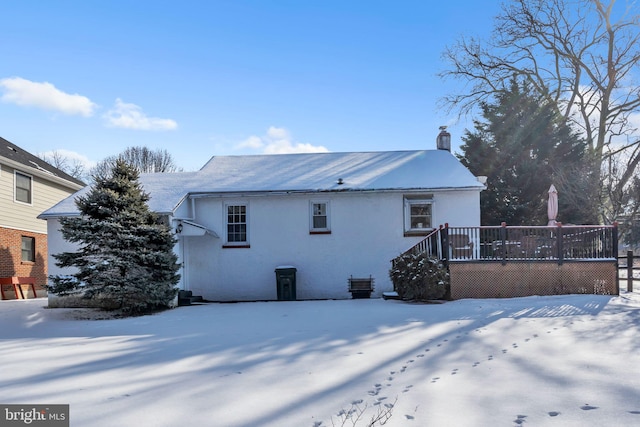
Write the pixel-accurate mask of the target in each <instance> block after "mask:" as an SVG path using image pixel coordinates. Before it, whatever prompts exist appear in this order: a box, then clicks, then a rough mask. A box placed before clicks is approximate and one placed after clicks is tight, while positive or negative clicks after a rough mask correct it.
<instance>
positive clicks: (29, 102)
mask: <svg viewBox="0 0 640 427" xmlns="http://www.w3.org/2000/svg"><path fill="white" fill-rule="evenodd" d="M0 88H1V89H3V90H4V94H3V95H2V97H0V100H2V101H3V102H8V103H12V104H16V105H20V106H23V107H36V108H42V109H44V110H52V111H57V112H60V113H63V114H68V115H81V116H84V117H90V116H92V115H93V112H94V110H95V108H96V107H97V105H96V104H94V103H93V102H91V100H90V99H89V98H87V97H86V96H82V95H78V94H74V95H71V94H68V93H65V92H62V91H61V90H59V89H58V88H56V87H55V86H54V85H52V84H51V83H48V82H43V83H39V82H32V81H30V80H26V79H23V78H21V77H11V78H4V79H0Z"/></svg>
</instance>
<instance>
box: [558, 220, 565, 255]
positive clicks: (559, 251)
mask: <svg viewBox="0 0 640 427" xmlns="http://www.w3.org/2000/svg"><path fill="white" fill-rule="evenodd" d="M557 246H558V254H557V255H558V265H562V263H563V262H564V248H563V245H562V223H560V222H559V223H558V245H557Z"/></svg>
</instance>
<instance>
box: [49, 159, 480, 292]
mask: <svg viewBox="0 0 640 427" xmlns="http://www.w3.org/2000/svg"><path fill="white" fill-rule="evenodd" d="M140 182H141V184H142V185H143V187H144V189H145V191H146V192H147V193H149V194H150V196H151V199H150V201H149V206H150V208H151V209H152V210H154V211H155V212H157V213H159V214H162V215H166V216H167V217H168V218H169V221H170V224H171V226H172V228H173V230H174V232H175V233H176V237H177V244H176V247H175V251H176V253H177V254H178V256H179V258H180V262H181V263H182V269H181V271H180V273H181V282H180V287H181V289H184V290H190V291H192V292H193V294H194V295H201V296H202V297H203V298H204V299H206V300H210V301H254V300H276V299H279V298H278V297H279V295H278V289H277V288H278V286H280V284H277V283H276V274H275V271H276V269H278V268H281V267H284V268H288V269H291V268H295V270H294V272H295V279H294V280H295V282H294V286H295V288H294V289H295V292H294V295H295V298H296V299H325V298H330V299H340V298H351V297H352V295H351V294H350V293H349V291H348V283H349V279H350V278H351V277H354V278H369V277H370V278H372V279H373V280H374V286H375V290H374V292H373V294H372V297H378V296H380V295H381V294H382V292H385V291H391V290H393V285H392V283H391V281H390V279H389V276H388V270H389V267H390V260H391V259H393V258H394V257H396V256H398V255H399V254H400V253H402V252H404V251H405V250H407V249H408V248H410V247H411V246H413V245H414V244H416V243H417V242H419V241H420V240H421V239H423V238H424V236H426V235H427V234H428V233H429V232H430V231H431V230H432V229H433V228H434V227H437V226H438V225H439V224H443V223H445V222H447V223H449V224H450V225H452V226H479V225H480V192H481V191H482V190H483V189H484V185H483V184H482V183H481V182H480V181H478V179H477V178H476V177H475V176H473V175H472V174H471V173H470V172H469V170H468V169H466V168H465V167H464V166H463V165H462V164H461V163H460V162H459V161H458V160H457V159H456V157H455V156H453V155H452V154H451V153H450V152H449V151H448V150H446V149H445V150H419V151H392V152H357V153H314V154H284V155H249V156H215V157H213V158H212V159H211V160H209V162H208V163H207V164H206V165H204V167H203V168H202V169H201V170H199V171H197V172H184V173H171V174H143V175H142V176H141V177H140ZM84 191H87V189H84V190H81V192H79V193H76V195H74V196H71V197H69V198H68V199H66V200H64V201H62V202H60V203H59V204H57V205H55V206H54V207H52V208H51V209H49V210H47V211H45V212H44V213H43V214H42V215H41V216H40V218H43V219H46V220H47V223H48V239H49V253H50V254H55V253H59V252H62V251H65V250H70V249H72V248H71V247H70V244H69V243H68V242H66V241H64V240H63V239H62V237H61V234H60V232H59V222H58V219H59V218H60V217H63V216H69V215H77V214H78V212H77V209H76V207H75V203H74V199H75V197H76V196H77V195H78V194H81V193H82V192H84ZM50 256H51V255H50ZM49 266H50V267H49V272H50V274H63V273H65V272H64V271H61V270H60V269H59V268H58V267H57V266H56V265H55V260H53V259H50V260H49ZM280 271H282V270H280ZM288 271H292V270H288ZM280 299H282V298H280Z"/></svg>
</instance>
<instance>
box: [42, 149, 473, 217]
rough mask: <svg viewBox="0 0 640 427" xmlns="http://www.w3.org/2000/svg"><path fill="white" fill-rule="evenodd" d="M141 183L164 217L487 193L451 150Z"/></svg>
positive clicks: (329, 156)
mask: <svg viewBox="0 0 640 427" xmlns="http://www.w3.org/2000/svg"><path fill="white" fill-rule="evenodd" d="M340 182H341V183H340ZM140 183H141V184H142V186H143V188H144V190H145V191H146V192H147V193H149V195H150V196H151V199H150V200H149V207H150V209H151V210H153V211H155V212H159V213H171V212H172V211H173V210H174V209H175V208H176V207H177V206H178V205H179V204H180V202H181V201H182V200H183V199H184V198H185V197H186V196H187V195H189V194H225V193H231V194H239V193H269V192H277V193H282V192H328V191H383V190H425V191H437V190H448V189H471V190H477V191H480V190H482V189H483V188H484V185H483V184H481V183H480V182H479V181H478V180H477V179H476V177H475V176H473V174H471V172H469V170H468V169H467V168H465V167H464V166H463V165H462V164H461V163H460V162H459V161H458V159H456V158H455V156H453V155H452V154H451V153H450V152H448V151H446V150H418V151H382V152H357V153H304V154H270V155H250V156H214V157H212V158H211V160H209V161H208V162H207V164H205V165H204V166H203V167H202V169H200V170H199V171H197V172H178V173H155V174H142V175H140ZM86 191H88V189H84V190H81V192H79V193H76V194H75V195H74V196H71V197H70V198H68V199H66V200H63V201H62V202H60V203H59V204H58V205H56V206H54V207H53V208H51V209H49V210H47V211H46V212H44V213H43V214H42V215H41V216H40V217H41V218H47V217H57V216H65V215H70V214H73V213H74V212H77V210H76V208H75V204H74V202H73V200H74V198H75V197H76V196H77V195H79V194H83V193H84V192H86Z"/></svg>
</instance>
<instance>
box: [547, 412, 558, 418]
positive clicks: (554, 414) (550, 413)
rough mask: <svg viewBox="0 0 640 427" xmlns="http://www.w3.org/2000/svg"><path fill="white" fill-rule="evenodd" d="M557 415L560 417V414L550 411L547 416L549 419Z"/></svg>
mask: <svg viewBox="0 0 640 427" xmlns="http://www.w3.org/2000/svg"><path fill="white" fill-rule="evenodd" d="M558 415H560V412H557V411H551V412H549V416H550V417H557V416H558Z"/></svg>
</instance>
